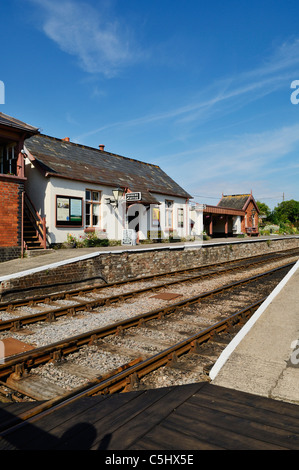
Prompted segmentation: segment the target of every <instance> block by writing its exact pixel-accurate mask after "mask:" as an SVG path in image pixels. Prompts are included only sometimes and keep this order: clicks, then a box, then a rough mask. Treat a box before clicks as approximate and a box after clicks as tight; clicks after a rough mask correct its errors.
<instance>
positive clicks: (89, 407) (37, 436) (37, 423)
mask: <svg viewBox="0 0 299 470" xmlns="http://www.w3.org/2000/svg"><path fill="white" fill-rule="evenodd" d="M109 398H111V397H109V396H98V397H89V398H82V399H81V400H77V401H75V402H74V403H72V404H70V405H68V406H65V407H63V408H58V409H57V410H56V411H55V412H54V413H51V414H46V415H45V416H43V417H41V418H37V419H33V420H31V422H30V423H26V424H25V425H24V426H22V427H21V428H20V429H18V430H16V431H14V432H11V433H9V434H8V435H7V436H5V440H6V442H8V443H11V445H13V446H15V448H17V449H20V450H26V449H31V450H32V449H36V450H39V449H42V450H47V449H52V448H53V447H55V446H57V445H59V444H60V439H61V437H63V434H64V433H68V434H66V438H68V435H69V434H71V433H72V432H73V431H74V432H76V431H78V429H79V427H80V428H82V423H84V424H85V425H86V426H85V431H86V438H85V440H84V438H83V441H82V444H83V442H84V444H85V445H87V443H86V440H87V438H88V437H89V435H90V433H91V432H92V429H91V427H90V426H89V424H90V422H91V423H92V421H93V420H94V419H95V415H98V414H100V415H102V416H103V417H105V416H106V415H109V414H110V413H111V412H113V411H115V410H117V408H118V407H119V406H122V405H124V404H125V403H126V402H127V401H129V400H130V397H128V396H126V394H121V395H117V396H116V397H115V398H116V400H115V401H114V402H113V403H112V402H111V401H110V400H109ZM80 423H81V424H80ZM55 429H58V431H59V433H58V434H57V433H56V434H55ZM2 445H4V444H2ZM0 449H2V447H1V444H0Z"/></svg>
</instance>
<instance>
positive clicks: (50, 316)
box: [0, 254, 292, 331]
mask: <svg viewBox="0 0 299 470" xmlns="http://www.w3.org/2000/svg"><path fill="white" fill-rule="evenodd" d="M290 256H292V255H291V254H287V255H285V256H284V257H290ZM267 262H269V259H266V260H265V259H263V260H258V261H255V262H253V263H250V264H249V267H254V266H256V265H261V264H265V263H267ZM247 267H248V264H242V265H241V266H240V265H238V266H232V267H229V268H224V269H221V270H216V271H210V272H207V273H203V274H197V275H195V276H189V277H187V278H184V279H175V280H172V281H166V282H164V283H162V284H159V285H156V286H148V287H144V288H142V289H138V290H132V291H129V292H125V293H121V294H116V295H113V296H108V297H104V298H100V299H93V300H89V301H86V300H84V301H79V300H76V299H72V300H74V301H76V302H77V303H76V304H75V305H72V306H63V307H57V308H55V309H48V310H44V311H42V312H38V313H34V314H30V315H22V316H19V317H14V318H11V319H9V320H3V321H0V331H7V330H18V329H20V328H22V327H23V326H25V325H30V324H33V323H37V322H39V321H54V320H55V319H56V318H59V317H61V316H65V315H69V316H73V315H75V314H76V313H77V312H80V311H81V312H82V311H86V310H88V309H94V308H98V307H101V306H105V305H109V304H111V303H116V302H119V301H124V300H126V299H129V298H132V297H136V296H137V295H142V294H145V293H146V292H153V291H158V290H160V289H163V288H166V287H169V286H172V285H175V284H182V283H186V282H195V281H198V280H203V279H207V278H211V277H215V276H220V275H223V274H228V273H230V272H234V271H239V270H242V269H245V268H247ZM105 287H107V286H105ZM111 287H114V286H111ZM93 291H95V289H93ZM80 293H82V292H81V291H80Z"/></svg>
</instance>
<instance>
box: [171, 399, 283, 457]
mask: <svg viewBox="0 0 299 470" xmlns="http://www.w3.org/2000/svg"><path fill="white" fill-rule="evenodd" d="M163 425H164V426H165V427H170V428H173V426H177V427H180V428H181V429H182V430H183V432H184V434H187V435H189V434H191V435H195V436H198V438H199V439H204V438H205V436H206V439H207V440H208V442H211V443H213V444H217V445H219V446H221V447H225V448H226V449H229V450H283V449H288V447H286V446H284V445H276V444H275V443H270V442H267V441H266V439H265V438H267V437H269V436H268V435H267V433H265V434H264V436H263V435H261V434H260V435H259V436H257V433H256V432H255V429H254V426H253V427H252V423H251V422H250V420H248V419H245V418H243V419H242V418H235V417H232V416H230V415H227V414H225V413H221V412H217V411H215V410H209V409H207V408H201V407H199V406H194V405H191V404H190V403H185V404H183V405H182V406H181V407H179V408H178V409H177V410H176V413H173V414H172V415H171V416H170V417H169V418H168V419H167V420H165V421H164V422H163Z"/></svg>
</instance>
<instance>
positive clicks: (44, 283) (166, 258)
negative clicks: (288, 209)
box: [0, 238, 299, 301]
mask: <svg viewBox="0 0 299 470" xmlns="http://www.w3.org/2000/svg"><path fill="white" fill-rule="evenodd" d="M295 247H299V238H286V239H278V240H277V239H273V240H271V241H269V240H268V241H267V240H264V241H253V242H246V241H244V242H243V241H242V242H240V243H231V244H219V245H218V244H217V245H203V246H202V247H201V248H195V249H194V248H188V249H182V248H178V247H176V248H171V249H169V248H167V247H165V249H161V250H160V249H159V250H158V249H157V250H147V249H146V248H145V249H144V250H143V251H141V252H136V251H134V250H131V251H129V250H128V251H124V252H123V253H113V252H112V253H105V252H102V253H101V254H100V255H99V256H96V257H93V258H90V259H84V260H81V261H77V262H74V263H68V264H65V265H62V266H59V267H56V268H52V269H51V268H50V267H45V269H43V270H42V271H40V272H36V273H33V274H30V275H27V276H23V277H18V278H12V279H10V280H6V281H2V282H0V298H1V300H2V301H7V300H12V299H13V298H18V299H20V298H24V297H25V296H26V295H38V294H42V293H50V292H57V291H59V290H63V286H64V287H65V288H75V287H79V286H81V287H83V286H85V285H93V284H94V283H103V284H104V283H105V281H107V282H109V283H110V282H116V281H122V280H126V279H132V278H138V277H142V276H144V275H151V274H160V273H165V272H168V271H176V270H179V269H185V268H192V267H196V266H204V265H208V264H212V263H220V262H222V261H228V260H235V259H242V258H246V257H249V256H255V255H260V254H264V253H273V252H275V251H282V250H286V249H291V248H295ZM75 256H76V257H77V256H80V250H74V257H75ZM26 290H27V292H26Z"/></svg>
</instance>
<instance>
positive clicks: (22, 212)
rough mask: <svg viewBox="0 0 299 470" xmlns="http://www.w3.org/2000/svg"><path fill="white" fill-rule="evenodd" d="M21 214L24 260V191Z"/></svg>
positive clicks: (22, 255)
mask: <svg viewBox="0 0 299 470" xmlns="http://www.w3.org/2000/svg"><path fill="white" fill-rule="evenodd" d="M21 214H22V215H21V258H24V191H22V210H21Z"/></svg>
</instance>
